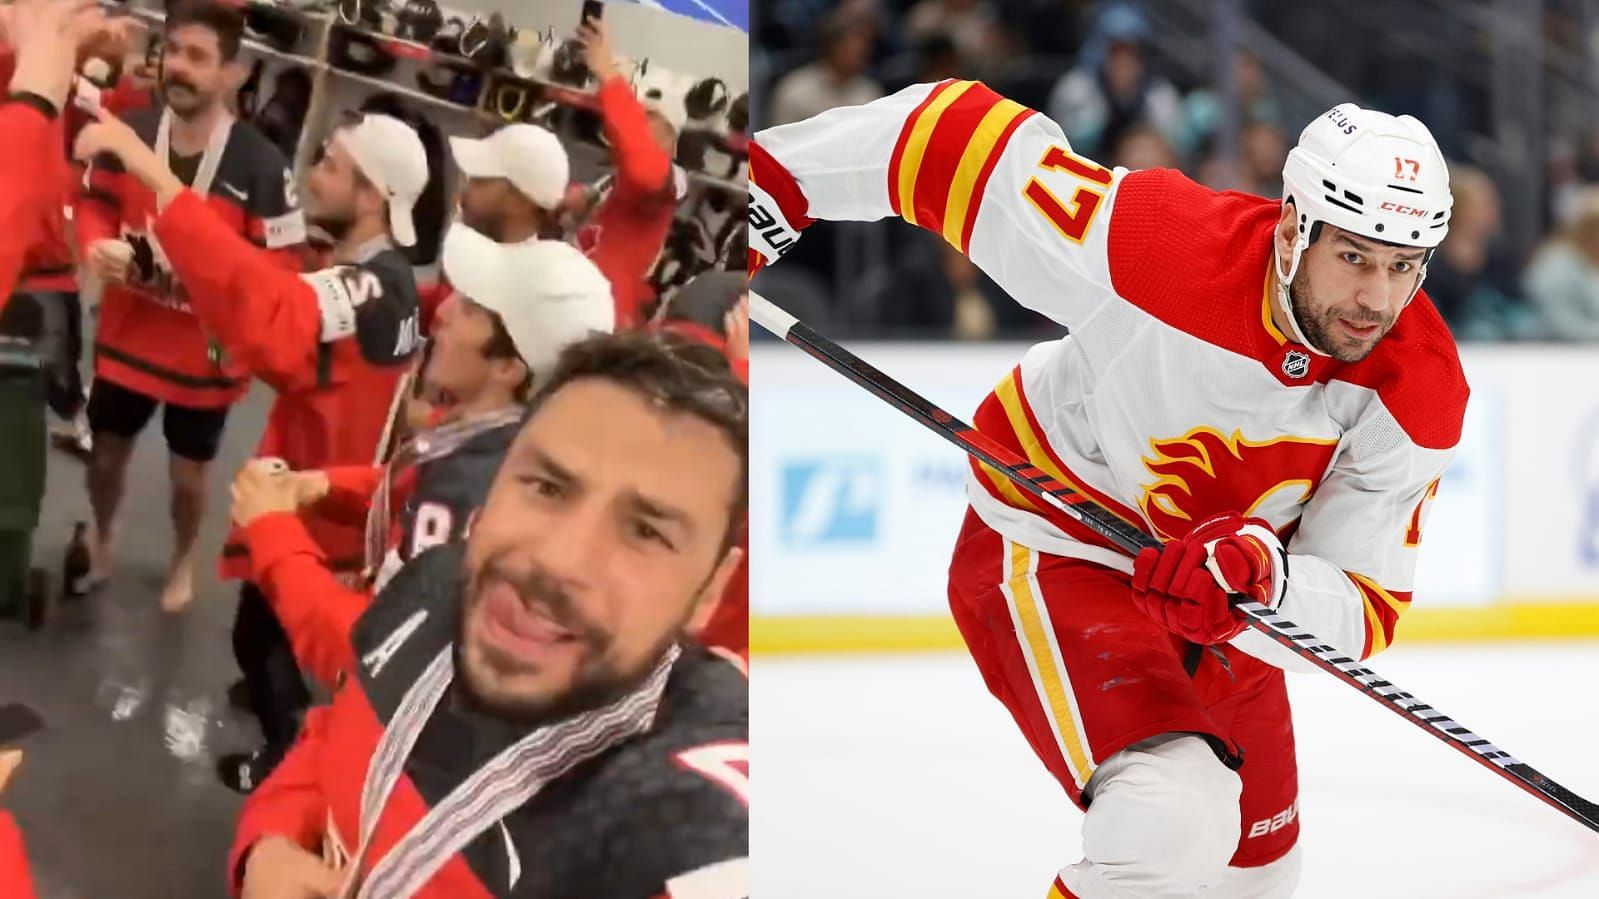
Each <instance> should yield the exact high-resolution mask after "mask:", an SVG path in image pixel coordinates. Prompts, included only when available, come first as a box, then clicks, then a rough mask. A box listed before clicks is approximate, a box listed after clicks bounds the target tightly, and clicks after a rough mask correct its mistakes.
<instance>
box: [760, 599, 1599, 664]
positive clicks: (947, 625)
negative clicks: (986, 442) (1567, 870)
mask: <svg viewBox="0 0 1599 899" xmlns="http://www.w3.org/2000/svg"><path fill="white" fill-rule="evenodd" d="M1563 637H1564V638H1593V637H1599V601H1592V602H1580V603H1573V602H1559V603H1555V602H1503V603H1495V604H1493V605H1488V606H1476V607H1454V608H1438V607H1434V608H1426V607H1422V608H1414V607H1413V608H1411V609H1410V611H1409V612H1407V613H1405V616H1404V617H1403V618H1401V619H1399V627H1398V629H1397V633H1396V634H1395V636H1394V642H1395V643H1396V644H1400V645H1403V644H1406V643H1432V642H1465V641H1488V640H1529V639H1558V638H1563ZM963 649H965V644H964V643H963V642H962V641H961V636H960V632H959V631H958V630H956V629H955V622H954V621H952V620H951V619H950V618H949V617H948V616H947V615H898V616H895V615H754V616H752V617H751V618H750V652H751V653H752V654H753V655H767V656H773V655H801V654H805V655H808V654H817V653H860V654H866V653H900V652H947V651H951V650H963Z"/></svg>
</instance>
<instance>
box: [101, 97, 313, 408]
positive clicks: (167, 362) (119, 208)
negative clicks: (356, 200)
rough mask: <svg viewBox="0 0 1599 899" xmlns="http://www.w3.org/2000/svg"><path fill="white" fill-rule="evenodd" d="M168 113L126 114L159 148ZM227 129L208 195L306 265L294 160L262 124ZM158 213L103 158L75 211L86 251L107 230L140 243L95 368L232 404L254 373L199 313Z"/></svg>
mask: <svg viewBox="0 0 1599 899" xmlns="http://www.w3.org/2000/svg"><path fill="white" fill-rule="evenodd" d="M163 113H164V110H163V109H162V108H160V107H155V108H150V109H142V110H137V111H135V112H133V113H131V114H130V115H129V116H128V118H127V123H128V125H129V127H131V128H132V129H133V130H134V132H135V133H136V134H138V135H139V137H140V138H141V139H142V140H144V141H145V143H147V144H149V145H150V146H152V147H153V146H155V145H156V144H157V134H158V132H159V130H160V126H161V120H162V115H163ZM228 129H229V130H228V133H227V136H226V139H225V141H224V142H223V144H222V146H221V155H220V158H219V159H218V160H217V161H216V163H215V170H214V173H213V174H212V175H211V178H210V182H209V184H202V185H198V186H200V187H204V188H205V189H206V194H205V203H206V204H207V205H208V206H209V207H210V208H211V209H212V210H213V211H215V212H216V213H217V215H218V217H220V218H221V220H222V221H223V222H225V223H226V224H227V226H228V228H229V230H232V231H235V232H236V233H238V234H240V235H242V236H243V237H245V238H247V239H248V240H249V241H250V242H251V243H252V244H254V245H255V246H257V247H260V248H262V249H265V250H269V251H275V252H276V253H277V254H278V258H279V261H280V262H281V265H282V267H283V268H285V269H288V270H291V271H298V270H299V266H300V261H301V250H302V249H303V245H304V242H305V219H304V216H303V214H302V213H301V211H300V209H299V201H298V198H297V197H296V195H295V190H294V179H293V174H292V172H291V171H290V168H289V163H288V161H287V160H286V159H285V158H284V157H283V153H282V152H281V151H280V150H279V149H278V148H277V147H276V146H274V145H273V144H272V142H271V141H269V140H267V138H266V136H265V135H263V134H261V132H260V131H258V130H256V128H255V126H253V125H251V124H249V123H247V122H239V121H234V122H232V123H231V124H230V125H229V126H228ZM168 161H169V163H170V160H168ZM179 168H184V167H183V166H180V167H179ZM200 168H202V169H203V168H205V167H204V166H201V167H200ZM157 216H158V210H157V208H156V201H155V194H154V193H152V192H151V191H150V189H149V188H147V187H145V186H144V184H142V183H141V182H140V181H139V180H138V179H137V178H134V177H133V176H132V175H130V174H128V173H127V172H126V171H124V170H123V167H122V165H121V163H120V161H118V160H117V159H116V158H115V157H111V156H104V157H101V158H99V159H96V160H95V161H94V163H93V165H92V166H91V167H90V169H89V172H88V175H87V178H86V184H85V189H84V192H83V194H82V195H80V197H79V198H78V201H77V204H76V207H75V211H74V225H75V228H76V231H77V240H78V245H79V249H80V253H81V254H82V257H83V258H87V254H88V249H89V247H90V246H92V245H93V244H94V243H96V242H98V241H101V240H106V239H121V240H124V241H127V242H128V243H129V244H130V245H131V246H132V247H133V262H132V265H131V270H130V275H129V280H128V283H127V284H125V285H108V286H107V288H106V290H105V295H104V298H103V300H102V301H101V307H100V325H99V333H98V337H97V339H96V353H95V375H96V377H104V378H106V379H108V380H110V381H113V382H115V383H117V384H119V385H121V386H123V387H127V388H130V389H132V390H136V391H138V392H140V393H143V394H146V395H148V396H152V397H155V398H157V399H159V400H162V401H164V402H170V403H175V404H178V405H183V406H192V407H197V408H218V407H222V406H226V405H229V404H231V403H232V402H234V401H235V400H237V399H238V398H239V397H240V396H242V395H243V394H244V391H245V390H246V388H247V387H248V386H249V372H248V370H247V369H246V368H245V367H244V366H243V365H242V364H241V363H240V362H238V361H237V360H232V359H229V358H227V356H226V354H225V353H222V352H220V351H219V349H220V348H219V346H218V344H217V342H216V341H214V340H211V339H209V338H208V336H207V335H206V333H205V331H204V329H203V328H202V327H201V324H200V321H199V319H198V318H196V317H195V314H194V310H193V309H192V307H191V306H190V302H189V299H190V298H189V296H188V290H189V288H188V286H186V285H185V284H184V282H183V281H182V280H181V279H179V278H178V277H177V276H176V275H175V274H174V271H173V266H172V264H171V262H170V261H169V259H168V256H167V252H166V248H165V247H163V246H162V244H161V241H160V240H159V239H158V238H157V237H156V235H155V233H154V224H155V221H156V219H157Z"/></svg>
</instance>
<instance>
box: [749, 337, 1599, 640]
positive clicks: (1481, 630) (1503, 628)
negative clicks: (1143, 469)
mask: <svg viewBox="0 0 1599 899" xmlns="http://www.w3.org/2000/svg"><path fill="white" fill-rule="evenodd" d="M851 349H853V350H855V351H856V352H858V353H860V354H861V355H862V356H863V357H864V358H865V359H867V360H868V361H870V362H872V363H873V364H875V365H877V366H878V367H879V368H881V369H883V370H884V371H885V372H887V373H888V374H890V375H893V376H894V377H896V378H899V379H900V380H902V381H904V382H905V383H906V384H907V385H909V386H910V387H912V388H913V389H915V390H917V391H919V392H921V393H923V394H924V395H926V396H928V397H929V398H930V399H932V400H933V401H934V402H937V403H939V404H940V405H942V406H944V408H946V409H949V410H950V411H951V412H953V413H955V414H957V415H967V414H969V413H970V411H971V410H972V409H974V408H975V407H976V405H977V403H978V402H979V401H980V400H981V399H982V397H983V396H984V395H985V394H986V392H987V391H988V389H989V388H990V387H991V386H992V385H993V384H994V383H996V382H997V381H998V380H999V378H1000V377H1001V376H1002V375H1003V374H1004V373H1005V372H1006V371H1008V370H1009V369H1010V368H1011V367H1012V366H1014V365H1015V363H1016V360H1017V359H1019V358H1020V356H1021V354H1022V351H1023V350H1024V349H1025V346H1024V345H1021V344H987V345H975V346H966V345H956V344H926V343H924V344H870V343H863V344H857V345H852V346H851ZM754 353H755V358H754V359H753V360H752V364H753V365H754V366H756V370H757V371H758V372H759V373H760V375H759V377H758V378H756V379H755V384H754V389H755V391H756V393H757V395H758V398H759V399H758V401H757V402H755V403H754V405H753V413H754V417H755V422H754V423H753V426H752V429H751V433H752V439H751V446H750V451H751V465H750V473H751V493H752V502H751V508H752V509H755V510H757V516H758V517H759V518H760V519H761V520H759V521H756V522H752V527H751V529H750V531H751V535H752V539H751V552H752V553H753V555H754V558H755V559H756V560H757V561H756V563H755V565H754V566H753V572H752V575H751V577H752V582H751V587H752V596H753V597H754V608H753V610H752V618H751V622H750V629H751V639H752V640H753V641H754V645H755V648H756V651H757V652H796V651H798V652H815V651H835V652H873V651H884V650H930V649H945V648H953V647H957V646H959V645H960V644H959V636H958V635H957V634H956V633H955V630H954V627H953V626H952V624H951V623H950V622H949V618H948V613H947V611H946V609H945V576H946V571H947V563H948V556H949V549H950V547H951V546H952V545H953V541H954V536H955V532H956V529H957V528H958V526H959V524H960V520H961V515H962V510H963V509H964V506H965V490H964V476H965V475H964V473H965V462H964V457H963V456H962V454H961V453H960V452H959V451H957V450H955V449H954V448H953V447H951V446H949V445H948V444H946V443H943V442H942V441H940V440H939V439H937V438H936V437H934V436H933V435H932V434H930V433H929V432H926V431H924V430H922V429H921V428H919V427H918V426H917V425H915V424H914V423H912V422H910V421H909V420H907V419H905V418H903V417H902V416H900V415H899V414H898V413H896V412H894V411H893V410H891V409H889V408H888V407H887V406H884V405H883V404H881V403H880V402H878V401H877V400H874V399H872V398H871V397H870V396H867V395H866V394H864V393H863V392H862V391H861V390H859V389H858V388H856V387H855V386H854V385H852V384H850V383H848V382H846V381H844V380H843V379H842V378H840V377H838V376H837V375H834V374H833V373H831V372H829V371H828V370H826V369H825V368H823V367H822V366H820V365H819V364H817V363H815V362H813V361H812V360H810V359H809V358H807V357H805V356H803V355H801V354H800V353H799V352H798V351H796V350H794V349H792V348H790V347H787V346H782V345H772V344H759V345H757V346H756V347H755V349H754ZM1461 356H1462V361H1463V364H1464V366H1465V370H1466V376H1467V379H1468V381H1469V382H1470V384H1471V389H1472V397H1471V403H1470V406H1469V407H1468V411H1467V415H1466V422H1465V429H1464V432H1463V435H1462V438H1461V443H1460V448H1459V451H1458V452H1457V454H1456V457H1455V461H1454V463H1453V464H1452V465H1451V467H1450V469H1449V472H1448V473H1447V474H1446V476H1445V478H1444V481H1443V483H1442V485H1441V486H1440V489H1439V491H1438V496H1437V499H1436V501H1435V505H1434V507H1433V510H1432V512H1431V513H1430V515H1429V518H1428V523H1427V528H1426V531H1425V536H1424V544H1423V550H1422V555H1421V563H1420V567H1419V568H1418V571H1417V583H1416V590H1415V605H1414V607H1413V608H1412V609H1411V611H1410V612H1409V613H1408V614H1407V615H1406V616H1405V618H1404V619H1403V620H1402V621H1401V622H1400V625H1399V636H1400V638H1401V639H1402V640H1404V641H1416V640H1462V639H1503V638H1507V637H1549V636H1568V635H1569V636H1592V635H1599V354H1595V353H1594V352H1593V351H1592V350H1591V349H1585V348H1578V347H1564V346H1546V345H1530V346H1516V347H1498V346H1468V347H1465V348H1463V349H1462V352H1461ZM1352 526H1359V523H1358V522H1355V523H1352Z"/></svg>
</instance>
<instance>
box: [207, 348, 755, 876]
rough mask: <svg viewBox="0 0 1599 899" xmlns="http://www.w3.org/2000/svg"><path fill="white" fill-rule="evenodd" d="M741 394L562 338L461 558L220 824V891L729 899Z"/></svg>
mask: <svg viewBox="0 0 1599 899" xmlns="http://www.w3.org/2000/svg"><path fill="white" fill-rule="evenodd" d="M748 415H749V406H748V392H747V390H746V388H745V387H744V386H743V385H742V384H741V383H739V382H738V380H737V379H736V378H734V377H733V375H732V372H731V371H730V369H729V367H728V366H727V363H726V362H725V360H723V359H722V358H721V357H720V356H718V354H716V352H715V351H713V350H711V349H709V348H706V347H704V346H700V345H697V344H695V343H693V342H690V341H685V340H682V339H681V338H659V337H655V336H650V335H642V334H618V335H606V336H603V337H596V338H592V339H590V340H586V341H582V342H580V343H578V344H574V345H573V346H570V347H568V348H567V350H566V352H565V353H564V354H563V355H562V357H561V360H560V362H559V363H558V365H557V366H556V369H555V371H554V373H553V374H552V376H551V378H550V381H549V383H548V384H546V385H545V386H544V387H543V388H541V390H540V393H539V395H538V396H537V397H535V399H534V402H533V405H532V412H531V413H530V414H529V416H528V418H527V420H526V423H525V424H524V425H523V426H522V427H521V429H520V433H518V434H517V436H516V439H515V440H514V442H513V443H512V445H511V448H510V450H509V451H508V452H507V454H506V456H505V460H504V462H503V463H502V465H501V467H500V469H499V472H498V474H497V475H496V477H495V479H494V483H493V486H492V487H491V488H490V490H489V493H488V497H487V500H486V502H485V503H484V505H483V508H482V511H481V513H480V514H479V516H478V519H477V521H476V522H475V523H474V524H473V526H472V532H471V535H470V536H469V537H468V538H467V540H466V542H465V544H464V545H463V544H447V545H444V546H439V547H435V548H434V549H432V550H430V551H428V552H426V553H424V554H423V555H421V556H420V557H418V558H417V559H415V560H414V561H413V562H412V563H411V564H410V565H407V566H406V567H405V568H404V569H403V570H402V571H401V572H400V573H399V574H398V575H397V576H396V577H395V578H394V580H393V581H391V582H390V583H389V585H388V586H387V587H386V588H385V589H384V591H383V593H382V594H381V595H380V596H379V598H378V599H377V601H375V602H374V603H373V604H372V605H371V607H370V608H369V609H368V611H367V612H366V614H365V615H364V616H363V617H362V618H361V620H360V621H359V622H358V623H357V624H356V627H355V632H354V637H353V640H354V654H355V656H356V657H357V658H358V659H359V663H358V664H357V665H356V666H355V667H354V670H353V671H351V672H350V675H349V676H348V677H347V678H345V679H344V683H343V685H342V686H341V687H340V688H339V690H338V691H337V692H336V693H335V695H334V699H333V703H332V705H330V706H327V707H322V708H318V709H315V710H313V711H312V712H311V714H310V716H309V717H308V718H307V721H306V727H305V730H304V732H303V733H302V735H301V737H300V739H299V740H298V742H297V743H296V744H295V747H294V749H293V751H292V752H291V753H290V754H289V756H288V758H287V759H285V760H284V763H283V765H282V766H281V767H280V768H278V770H277V771H276V772H275V773H274V774H273V775H272V777H271V778H270V779H269V780H268V781H267V782H266V783H265V784H263V785H262V787H261V789H259V790H258V791H257V792H256V793H255V794H254V795H252V796H251V798H250V799H249V800H247V801H246V803H245V807H244V811H243V813H242V814H241V816H240V820H239V827H238V833H237V836H236V838H235V840H234V850H233V853H232V856H231V860H230V865H229V872H230V877H229V880H230V886H231V887H232V889H233V891H234V893H235V895H238V896H241V897H244V899H266V897H282V896H331V895H339V896H353V897H356V899H388V897H399V896H406V897H413V899H446V897H448V899H488V897H515V899H657V897H679V899H689V897H693V899H743V897H746V896H748V895H749V875H748V850H749V811H748V802H749V791H748V783H749V780H748V778H749V742H748V733H749V730H748V686H747V681H746V680H745V679H744V677H743V676H742V675H741V674H740V673H739V672H738V670H737V669H736V668H735V667H734V666H732V665H729V664H727V662H725V661H723V660H721V659H718V658H716V657H714V656H713V655H711V654H710V653H707V652H706V651H705V650H703V649H700V648H698V647H697V646H695V645H693V644H692V643H691V642H689V641H688V640H687V639H686V638H685V636H684V635H685V633H686V632H687V631H689V630H692V629H694V628H695V626H696V625H697V624H698V623H699V622H700V620H702V619H703V617H704V615H705V613H706V612H707V611H708V609H709V606H710V604H711V603H712V602H714V599H715V597H716V596H717V595H719V594H720V593H721V590H722V587H723V585H724V584H725V583H726V581H727V579H728V578H729V577H730V576H731V575H732V573H733V571H734V569H735V568H736V567H737V565H738V560H739V552H738V550H737V549H736V548H734V547H733V538H734V533H735V530H736V527H737V523H738V522H739V520H740V519H741V518H742V517H743V514H744V504H745V497H746V495H747V493H746V491H747V471H748V469H747V461H746V460H747V454H748V433H749V432H748V422H749V418H748Z"/></svg>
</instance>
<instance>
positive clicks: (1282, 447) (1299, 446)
mask: <svg viewBox="0 0 1599 899" xmlns="http://www.w3.org/2000/svg"><path fill="white" fill-rule="evenodd" d="M1149 446H1150V449H1151V450H1152V451H1153V455H1152V456H1148V457H1145V458H1144V467H1145V468H1146V469H1148V470H1149V473H1150V474H1152V475H1154V476H1155V480H1154V481H1152V482H1150V483H1148V484H1144V485H1142V487H1143V490H1142V493H1141V494H1140V496H1139V499H1138V505H1139V507H1140V508H1141V509H1143V512H1144V517H1145V518H1146V519H1148V520H1149V523H1150V525H1151V526H1153V527H1154V529H1155V534H1156V536H1158V537H1160V538H1161V539H1162V540H1173V539H1176V538H1178V537H1181V536H1182V535H1184V534H1186V533H1188V531H1189V529H1190V528H1192V527H1193V526H1194V525H1195V524H1197V523H1198V522H1200V521H1203V520H1205V519H1206V518H1208V517H1210V516H1212V515H1218V514H1221V513H1224V512H1238V513H1239V514H1242V515H1245V516H1249V515H1255V514H1258V513H1259V511H1260V510H1261V507H1262V506H1263V505H1265V504H1266V502H1267V501H1268V500H1274V502H1273V505H1274V507H1276V508H1278V509H1281V508H1282V503H1281V502H1280V498H1279V496H1278V495H1279V494H1281V493H1282V492H1283V491H1293V493H1292V494H1291V499H1290V500H1289V504H1291V505H1293V506H1298V505H1302V504H1304V502H1305V501H1306V500H1308V499H1310V495H1311V494H1312V493H1314V492H1315V490H1316V485H1317V484H1319V483H1321V478H1322V474H1323V473H1324V472H1326V470H1327V465H1328V464H1329V463H1330V462H1331V461H1332V457H1333V451H1334V450H1335V449H1336V448H1337V446H1338V441H1337V440H1321V439H1314V438H1309V437H1277V438H1274V439H1272V440H1267V441H1264V442H1261V443H1256V442H1254V441H1250V440H1245V439H1244V436H1243V434H1242V433H1240V432H1239V431H1234V432H1233V433H1232V436H1231V437H1223V436H1222V434H1221V432H1219V431H1217V430H1215V429H1214V428H1205V427H1200V428H1195V429H1193V430H1192V431H1189V432H1188V433H1187V434H1184V435H1183V436H1181V437H1177V438H1174V439H1167V440H1160V439H1155V440H1151V441H1150V442H1149ZM1279 530H1281V528H1279Z"/></svg>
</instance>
